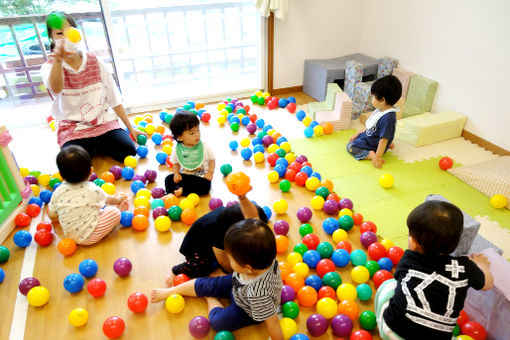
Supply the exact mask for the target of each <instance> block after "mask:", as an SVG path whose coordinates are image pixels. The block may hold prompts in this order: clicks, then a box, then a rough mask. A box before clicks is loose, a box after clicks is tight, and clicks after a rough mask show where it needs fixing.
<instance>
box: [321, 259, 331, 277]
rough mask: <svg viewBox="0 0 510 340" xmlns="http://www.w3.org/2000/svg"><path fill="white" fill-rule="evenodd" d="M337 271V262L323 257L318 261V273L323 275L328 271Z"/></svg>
mask: <svg viewBox="0 0 510 340" xmlns="http://www.w3.org/2000/svg"><path fill="white" fill-rule="evenodd" d="M333 271H335V263H333V261H331V260H330V259H322V260H320V261H319V263H317V275H319V277H321V278H322V277H323V276H324V275H326V273H329V272H333Z"/></svg>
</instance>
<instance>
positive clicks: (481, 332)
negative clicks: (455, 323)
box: [460, 321, 487, 340]
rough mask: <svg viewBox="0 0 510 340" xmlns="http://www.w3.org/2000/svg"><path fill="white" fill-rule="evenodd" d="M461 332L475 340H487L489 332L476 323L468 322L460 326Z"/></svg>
mask: <svg viewBox="0 0 510 340" xmlns="http://www.w3.org/2000/svg"><path fill="white" fill-rule="evenodd" d="M460 331H461V333H462V334H463V335H467V336H470V337H472V338H473V339H474V340H485V339H486V338H487V332H486V331H485V328H484V327H483V326H482V325H481V324H479V323H478V322H476V321H467V322H465V323H464V324H463V325H462V326H460Z"/></svg>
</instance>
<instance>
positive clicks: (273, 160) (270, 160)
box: [267, 153, 280, 166]
mask: <svg viewBox="0 0 510 340" xmlns="http://www.w3.org/2000/svg"><path fill="white" fill-rule="evenodd" d="M278 158H280V156H278V155H277V154H276V153H272V154H270V155H269V156H267V162H268V163H269V165H271V166H275V165H276V161H277V160H278Z"/></svg>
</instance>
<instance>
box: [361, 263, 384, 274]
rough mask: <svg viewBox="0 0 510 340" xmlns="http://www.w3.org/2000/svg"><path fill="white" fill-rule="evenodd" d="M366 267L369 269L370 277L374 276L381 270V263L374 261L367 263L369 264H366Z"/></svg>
mask: <svg viewBox="0 0 510 340" xmlns="http://www.w3.org/2000/svg"><path fill="white" fill-rule="evenodd" d="M364 266H365V268H367V269H368V272H369V273H370V277H372V276H374V274H375V272H376V271H378V270H379V269H381V267H379V263H377V262H375V261H373V260H370V261H367V263H365V264H364Z"/></svg>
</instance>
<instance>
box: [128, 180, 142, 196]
mask: <svg viewBox="0 0 510 340" xmlns="http://www.w3.org/2000/svg"><path fill="white" fill-rule="evenodd" d="M141 188H145V184H143V182H142V181H138V180H137V181H133V183H131V191H132V192H133V194H136V193H137V192H138V190H140V189H141Z"/></svg>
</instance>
